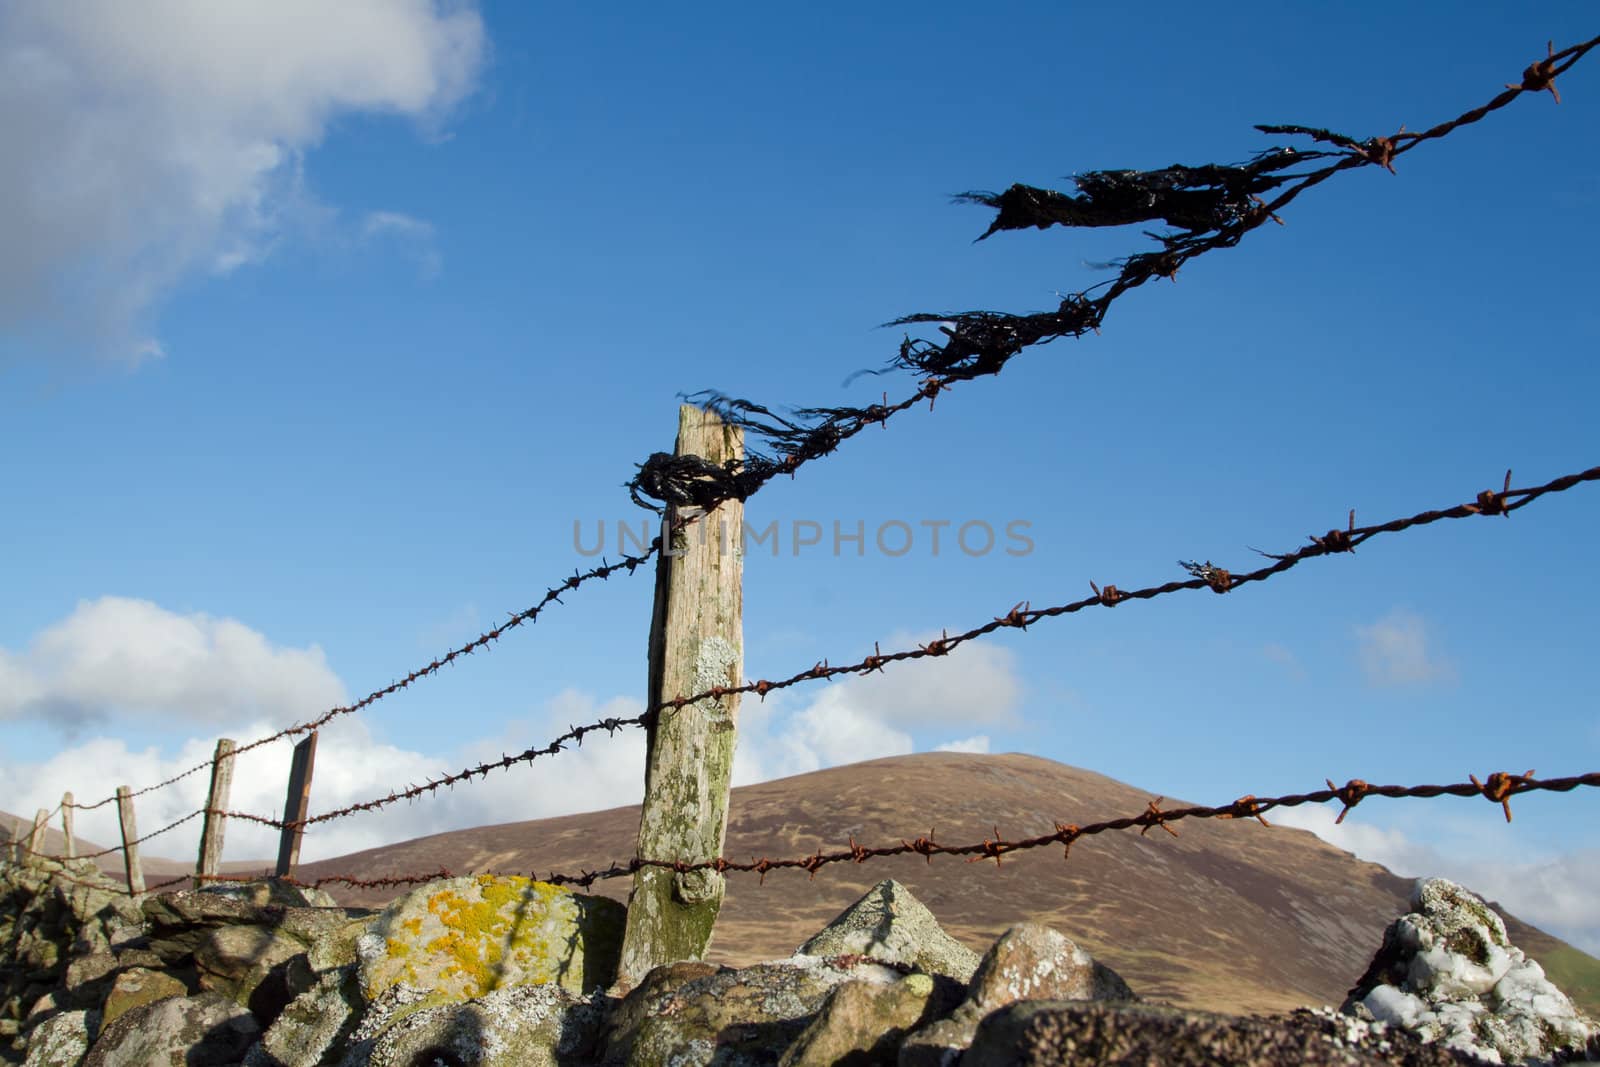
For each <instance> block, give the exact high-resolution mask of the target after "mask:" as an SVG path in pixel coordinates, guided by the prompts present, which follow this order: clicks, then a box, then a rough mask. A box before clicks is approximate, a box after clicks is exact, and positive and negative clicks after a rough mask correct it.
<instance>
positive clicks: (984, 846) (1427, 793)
mask: <svg viewBox="0 0 1600 1067" xmlns="http://www.w3.org/2000/svg"><path fill="white" fill-rule="evenodd" d="M1325 781H1326V784H1327V788H1326V789H1317V790H1312V791H1311V792H1306V793H1289V794H1285V795H1282V796H1276V797H1258V796H1256V795H1255V794H1253V793H1246V794H1245V795H1243V796H1241V797H1239V798H1238V799H1237V800H1234V801H1231V802H1229V803H1227V804H1221V805H1214V806H1198V805H1196V806H1190V807H1182V808H1163V807H1162V806H1161V805H1162V803H1163V802H1164V801H1165V800H1166V797H1164V796H1158V797H1156V798H1155V799H1154V800H1151V801H1148V802H1147V803H1146V804H1145V807H1144V810H1143V811H1141V812H1139V813H1138V814H1137V815H1130V816H1123V817H1121V818H1114V819H1105V820H1102V821H1100V822H1093V823H1086V824H1081V825H1080V824H1078V823H1063V822H1059V821H1057V822H1054V823H1053V825H1054V827H1055V829H1054V832H1052V833H1048V834H1040V835H1038V836H1035V837H1025V838H1021V839H1018V840H1007V839H1006V838H1003V837H1002V836H1001V835H1000V830H999V827H998V826H996V827H995V829H994V836H993V837H985V838H984V839H983V840H981V841H977V842H972V843H968V844H962V845H945V844H941V843H939V842H937V841H935V840H934V839H933V837H932V833H931V831H930V833H929V834H928V835H927V836H918V837H914V838H911V839H909V840H908V839H906V838H901V839H900V841H899V843H898V844H893V845H881V846H876V847H868V846H865V845H862V844H860V843H859V842H857V841H856V839H855V837H854V836H853V835H852V836H851V837H850V838H849V845H848V847H847V848H844V849H840V850H836V851H833V852H824V851H823V850H822V849H821V848H818V849H817V851H816V852H813V853H810V854H808V855H805V856H797V857H791V858H787V859H776V860H775V859H771V858H769V857H764V856H763V857H758V858H756V859H753V860H751V861H750V862H748V863H742V862H739V861H736V860H730V859H728V858H727V857H725V856H718V857H716V858H714V859H709V860H700V861H687V860H666V859H655V858H645V857H635V858H634V859H631V860H629V861H627V862H626V863H620V862H615V863H612V864H611V865H610V866H609V867H606V868H603V869H597V870H592V871H591V870H581V871H580V872H579V873H578V874H563V873H560V872H555V871H552V872H551V873H550V874H549V875H548V876H546V877H544V878H539V879H538V880H540V881H543V882H546V883H549V884H551V885H577V886H581V887H585V888H587V887H589V886H592V885H593V884H594V883H595V882H598V881H605V880H608V879H611V878H622V877H627V876H629V875H632V874H636V873H638V871H640V870H641V869H643V868H645V867H661V868H665V869H668V870H672V871H674V872H677V873H687V872H689V871H696V870H714V871H716V872H718V873H719V874H722V873H726V872H729V871H736V872H742V873H755V874H759V875H760V881H761V884H765V883H766V876H767V875H768V874H769V873H771V872H772V871H776V870H786V869H793V870H803V871H806V872H807V873H808V874H810V875H811V876H812V877H815V876H816V873H817V871H819V870H821V869H822V868H823V867H826V866H829V865H830V864H835V863H845V862H851V863H865V862H866V861H867V860H869V859H878V858H883V857H888V856H901V855H907V854H913V853H914V854H916V855H919V856H922V857H923V858H924V859H926V860H927V861H928V862H929V863H932V862H933V857H934V856H965V857H967V862H969V863H976V862H979V861H983V860H990V859H992V860H994V861H995V864H996V865H997V866H998V865H1000V864H1001V862H1002V860H1003V857H1005V856H1007V855H1009V854H1010V853H1013V852H1024V851H1029V850H1032V849H1037V848H1044V847H1046V846H1049V845H1061V846H1062V849H1063V853H1062V858H1063V859H1071V857H1072V846H1073V844H1075V843H1076V842H1077V841H1079V840H1081V839H1082V838H1085V837H1093V836H1095V835H1097V834H1102V833H1106V832H1109V831H1112V830H1131V829H1134V828H1138V830H1139V833H1140V835H1141V836H1144V835H1146V834H1148V833H1149V831H1150V830H1152V829H1155V828H1157V827H1159V828H1160V829H1162V830H1164V831H1166V832H1167V833H1169V834H1171V835H1172V836H1174V837H1177V836H1179V834H1178V831H1176V830H1174V829H1173V828H1172V826H1171V825H1170V824H1172V823H1175V822H1181V821H1182V820H1184V819H1255V820H1256V821H1258V822H1260V823H1261V824H1262V825H1263V826H1271V825H1272V824H1271V823H1270V822H1268V821H1267V819H1266V814H1267V813H1268V812H1270V811H1272V810H1273V809H1275V808H1293V807H1299V806H1301V805H1304V804H1326V803H1329V802H1331V801H1338V802H1339V803H1340V804H1341V805H1342V808H1341V810H1340V812H1339V815H1338V817H1337V818H1335V820H1334V823H1335V825H1338V824H1340V823H1342V822H1344V819H1345V817H1346V816H1347V815H1349V813H1350V812H1351V810H1352V809H1354V808H1355V807H1356V805H1358V804H1360V803H1362V802H1363V801H1365V800H1366V799H1368V798H1369V797H1388V798H1390V799H1395V800H1400V799H1410V798H1421V799H1431V798H1434V797H1441V796H1456V797H1474V796H1476V797H1482V798H1484V799H1485V800H1487V801H1489V802H1490V803H1492V804H1497V805H1499V806H1500V807H1501V809H1502V811H1503V812H1504V814H1505V819H1506V821H1507V822H1510V821H1511V819H1512V815H1511V798H1512V797H1515V796H1519V795H1521V794H1524V793H1530V792H1536V791H1543V792H1555V793H1570V792H1572V791H1573V790H1574V789H1577V788H1579V787H1580V786H1587V787H1600V771H1591V772H1588V773H1585V774H1577V775H1572V776H1569V777H1565V778H1543V779H1541V778H1536V777H1534V771H1532V770H1527V771H1524V772H1522V773H1521V774H1516V773H1512V772H1508V771H1495V772H1493V773H1491V774H1488V775H1486V776H1485V777H1484V778H1483V779H1482V780H1481V781H1480V780H1479V779H1478V776H1477V775H1476V774H1469V775H1468V776H1467V781H1465V782H1456V783H1452V784H1448V785H1412V786H1402V785H1373V784H1371V783H1369V782H1367V781H1365V780H1364V779H1361V778H1352V779H1350V780H1349V781H1347V782H1346V783H1345V784H1344V785H1342V786H1339V785H1334V783H1333V780H1332V779H1331V778H1329V779H1325ZM13 844H14V845H17V846H18V847H20V848H21V851H24V852H32V850H30V849H27V848H26V847H25V846H21V845H20V843H19V842H13ZM32 854H34V855H39V856H46V858H49V859H53V860H56V861H57V862H60V861H61V857H55V856H47V854H45V853H42V852H39V853H32ZM90 858H91V857H89V856H80V857H77V859H80V860H84V859H90ZM52 876H53V877H63V878H66V879H67V880H69V881H80V880H79V879H75V878H72V877H71V876H68V875H65V874H53V875H52ZM107 877H111V875H109V874H107ZM196 877H200V878H201V880H202V881H215V882H239V881H242V880H244V879H241V877H240V873H239V872H233V873H230V874H218V875H206V876H198V875H195V874H183V875H180V876H177V877H175V878H171V879H168V880H167V881H164V882H160V883H156V884H155V885H151V886H147V887H146V890H145V891H146V892H147V893H148V892H154V891H155V890H157V889H161V888H164V887H166V886H170V885H175V884H177V883H179V882H183V881H192V880H194V879H195V878H196ZM449 877H456V876H455V875H452V873H451V872H450V870H449V869H448V868H446V867H443V866H441V867H439V868H438V869H437V870H435V871H433V872H429V873H426V874H406V875H384V876H379V877H375V878H361V877H359V876H357V875H352V874H332V875H325V876H323V877H320V878H316V879H313V880H311V881H309V882H308V881H301V880H299V879H295V878H292V877H289V878H284V879H281V880H283V881H286V882H289V883H290V884H293V885H296V886H300V887H303V888H311V889H320V888H321V887H322V886H324V885H331V884H342V885H348V886H351V887H354V888H389V887H395V886H401V885H417V884H421V883H426V882H430V881H433V880H435V879H437V878H449ZM530 877H535V878H537V877H538V876H537V874H536V873H534V874H532V875H530ZM84 884H94V883H88V882H85V883H84Z"/></svg>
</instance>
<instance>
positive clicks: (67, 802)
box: [61, 793, 78, 860]
mask: <svg viewBox="0 0 1600 1067" xmlns="http://www.w3.org/2000/svg"><path fill="white" fill-rule="evenodd" d="M61 836H62V837H65V838H66V839H67V859H69V860H71V859H77V858H78V842H77V839H76V838H74V837H73V836H72V794H71V793H62V794H61Z"/></svg>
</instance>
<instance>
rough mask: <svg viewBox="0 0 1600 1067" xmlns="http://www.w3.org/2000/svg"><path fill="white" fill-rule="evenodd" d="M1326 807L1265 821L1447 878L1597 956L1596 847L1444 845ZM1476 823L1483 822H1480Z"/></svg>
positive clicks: (1420, 874)
mask: <svg viewBox="0 0 1600 1067" xmlns="http://www.w3.org/2000/svg"><path fill="white" fill-rule="evenodd" d="M1337 814H1338V813H1337V811H1336V810H1334V809H1332V808H1330V807H1329V806H1327V805H1323V806H1320V807H1313V806H1311V805H1306V806H1304V807H1299V808H1280V809H1279V810H1278V811H1276V812H1274V813H1273V814H1272V815H1271V816H1269V818H1271V820H1272V821H1273V822H1275V823H1281V824H1283V825H1284V826H1294V827H1298V828H1299V829H1302V830H1310V831H1311V832H1312V833H1314V834H1316V835H1317V836H1318V837H1320V838H1322V839H1323V840H1324V841H1326V842H1328V843H1329V844H1331V845H1334V846H1335V847H1337V848H1342V849H1344V850H1345V851H1347V852H1352V853H1354V854H1355V855H1357V856H1359V857H1361V858H1362V859H1364V860H1370V861H1371V862H1373V863H1378V864H1382V865H1383V866H1385V867H1387V868H1388V869H1389V870H1391V871H1393V872H1394V873H1395V874H1398V875H1400V876H1402V877H1406V878H1431V877H1439V878H1449V879H1450V880H1452V881H1454V882H1458V883H1460V884H1461V885H1464V886H1466V887H1467V888H1468V889H1471V890H1472V891H1473V892H1474V893H1477V894H1478V895H1479V896H1482V897H1485V898H1486V899H1489V900H1494V901H1498V902H1499V903H1501V904H1503V905H1504V906H1505V907H1506V909H1507V910H1508V911H1510V912H1511V913H1512V914H1513V915H1515V916H1516V917H1517V918H1519V919H1522V920H1523V921H1524V922H1529V923H1532V924H1533V925H1535V926H1537V927H1539V928H1540V929H1542V930H1546V931H1548V932H1550V933H1552V934H1555V935H1556V936H1557V937H1560V938H1562V939H1563V940H1565V941H1567V942H1568V943H1570V944H1572V945H1575V946H1577V947H1578V948H1581V949H1583V950H1584V951H1585V952H1588V953H1590V954H1593V955H1600V896H1597V895H1596V894H1595V892H1594V886H1595V884H1596V883H1597V882H1600V849H1583V850H1578V851H1574V852H1567V853H1562V854H1558V855H1540V854H1535V853H1530V852H1527V851H1515V850H1514V849H1512V848H1508V847H1506V846H1505V845H1504V844H1503V843H1502V844H1498V845H1497V846H1495V847H1485V842H1484V841H1483V840H1482V838H1481V837H1477V838H1474V837H1473V836H1472V835H1471V834H1469V833H1464V834H1463V835H1462V840H1460V841H1459V842H1453V843H1451V844H1449V845H1447V846H1445V847H1440V846H1435V845H1431V844H1424V843H1422V842H1419V841H1415V840H1413V839H1411V838H1410V837H1408V836H1407V835H1406V834H1404V833H1402V832H1400V831H1398V830H1392V829H1381V828H1379V827H1375V826H1372V825H1370V824H1368V823H1364V822H1362V821H1360V820H1358V819H1355V818H1347V819H1346V820H1345V821H1344V822H1343V823H1340V824H1339V825H1337V826H1336V825H1334V819H1335V818H1336V817H1337ZM1477 825H1479V826H1481V824H1477Z"/></svg>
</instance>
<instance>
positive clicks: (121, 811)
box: [117, 785, 144, 899]
mask: <svg viewBox="0 0 1600 1067" xmlns="http://www.w3.org/2000/svg"><path fill="white" fill-rule="evenodd" d="M117 821H118V822H119V823H121V824H122V869H123V871H124V872H126V873H127V876H128V895H129V896H131V897H133V898H135V899H137V898H139V897H142V896H144V868H143V867H141V866H139V844H138V841H139V828H138V826H136V825H135V824H134V821H133V790H132V789H130V788H128V787H127V786H125V785H119V786H117Z"/></svg>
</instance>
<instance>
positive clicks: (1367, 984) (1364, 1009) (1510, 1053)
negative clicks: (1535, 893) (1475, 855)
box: [1344, 878, 1600, 1064]
mask: <svg viewBox="0 0 1600 1067" xmlns="http://www.w3.org/2000/svg"><path fill="white" fill-rule="evenodd" d="M1411 909H1412V910H1411V912H1410V913H1408V914H1406V915H1403V916H1401V917H1400V918H1398V919H1396V920H1395V921H1394V922H1392V923H1390V924H1389V927H1388V929H1387V930H1385V931H1384V935H1383V944H1382V946H1381V947H1380V948H1379V950H1378V952H1377V954H1376V955H1375V956H1374V957H1373V960H1372V963H1371V965H1369V966H1368V968H1367V972H1366V974H1364V975H1363V976H1362V977H1361V979H1360V981H1358V982H1357V983H1356V985H1355V987H1354V988H1353V989H1351V991H1350V995H1349V997H1347V998H1346V1000H1345V1004H1344V1010H1345V1011H1347V1012H1350V1013H1352V1014H1356V1015H1358V1016H1360V1017H1363V1018H1371V1019H1376V1020H1378V1021H1380V1022H1385V1023H1390V1024H1392V1025H1394V1026H1397V1027H1400V1028H1402V1029H1404V1030H1406V1031H1408V1032H1410V1033H1413V1034H1415V1035H1416V1036H1417V1037H1419V1038H1420V1039H1421V1040H1423V1041H1425V1042H1438V1043H1440V1044H1442V1045H1445V1046H1448V1047H1450V1048H1455V1049H1460V1050H1462V1051H1463V1052H1467V1053H1470V1054H1472V1055H1476V1056H1478V1057H1480V1058H1482V1059H1484V1060H1486V1061H1488V1062H1490V1063H1502V1062H1504V1063H1530V1064H1532V1063H1551V1062H1555V1061H1557V1060H1558V1059H1559V1058H1562V1057H1574V1056H1582V1055H1584V1054H1586V1053H1587V1052H1588V1051H1590V1050H1594V1051H1596V1052H1600V1027H1597V1025H1596V1023H1595V1022H1594V1020H1592V1019H1590V1018H1588V1017H1587V1016H1585V1015H1583V1014H1582V1013H1581V1012H1579V1011H1578V1010H1577V1009H1576V1008H1575V1007H1574V1006H1573V1004H1572V1002H1571V1001H1570V1000H1569V999H1568V998H1567V996H1566V994H1564V993H1562V992H1561V991H1560V990H1559V989H1557V988H1556V987H1555V986H1554V985H1553V984H1551V983H1550V981H1549V980H1548V979H1546V978H1545V975H1544V969H1543V968H1541V967H1540V966H1539V964H1538V963H1536V962H1535V961H1533V960H1530V959H1527V958H1526V957H1525V956H1524V955H1523V953H1522V950H1521V949H1519V948H1517V947H1516V946H1515V945H1513V944H1511V941H1510V939H1509V938H1508V937H1507V936H1506V929H1505V924H1504V923H1503V922H1502V921H1501V920H1500V917H1499V916H1498V915H1496V914H1495V913H1494V911H1493V910H1492V909H1491V908H1489V907H1488V906H1487V905H1486V904H1484V902H1483V901H1482V900H1480V899H1478V898H1477V897H1476V896H1474V895H1473V894H1472V893H1470V892H1468V891H1467V890H1465V889H1463V888H1462V887H1461V886H1459V885H1456V884H1455V883H1454V882H1450V881H1447V880H1445V879H1442V878H1429V879H1423V880H1419V881H1418V882H1417V884H1416V886H1415V888H1414V889H1413V891H1412V895H1411Z"/></svg>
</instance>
